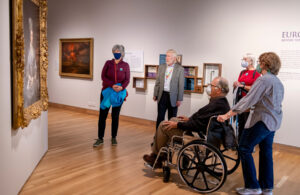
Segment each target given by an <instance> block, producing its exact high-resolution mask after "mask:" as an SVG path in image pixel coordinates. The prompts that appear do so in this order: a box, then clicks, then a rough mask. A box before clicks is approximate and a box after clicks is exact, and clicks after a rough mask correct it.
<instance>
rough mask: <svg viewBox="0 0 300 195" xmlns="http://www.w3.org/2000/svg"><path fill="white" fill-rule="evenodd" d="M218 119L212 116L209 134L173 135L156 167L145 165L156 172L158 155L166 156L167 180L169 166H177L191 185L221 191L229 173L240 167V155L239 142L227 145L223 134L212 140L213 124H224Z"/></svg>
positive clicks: (201, 190)
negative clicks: (231, 145) (229, 146)
mask: <svg viewBox="0 0 300 195" xmlns="http://www.w3.org/2000/svg"><path fill="white" fill-rule="evenodd" d="M216 118H217V117H216V116H212V117H210V119H209V123H208V125H207V129H206V135H204V134H200V136H198V137H195V135H194V136H190V135H187V133H188V132H184V133H183V136H176V135H175V136H173V137H172V139H171V141H170V144H168V146H166V147H162V148H161V149H160V151H159V153H158V155H157V158H156V160H155V162H154V164H153V166H150V165H148V164H146V163H145V165H146V166H148V167H150V168H151V169H152V170H153V171H154V169H156V168H155V167H156V164H157V162H158V160H159V158H162V157H163V159H164V160H163V161H162V169H163V175H164V178H163V181H164V182H168V181H169V179H170V168H175V169H177V171H178V173H179V175H180V178H181V179H182V180H183V182H184V183H185V184H186V185H187V186H188V187H189V188H191V189H193V190H195V191H197V192H201V193H211V192H214V191H216V190H218V189H219V188H221V187H222V186H223V184H224V182H225V181H226V177H227V175H229V174H231V173H233V172H234V171H235V170H236V169H237V168H238V166H239V163H240V157H239V154H238V151H237V144H235V146H234V147H231V148H228V147H226V146H224V142H223V143H222V138H223V137H224V134H223V133H219V134H218V136H217V138H216V136H215V137H214V139H211V138H212V137H213V136H212V134H211V133H210V132H213V130H214V129H213V128H214V127H215V126H214V125H212V124H219V125H220V124H221V123H220V122H218V121H217V120H216ZM233 134H234V132H233ZM215 135H216V134H215ZM234 139H235V138H234ZM211 140H214V141H211ZM234 141H236V140H234Z"/></svg>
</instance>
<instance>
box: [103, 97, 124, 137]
mask: <svg viewBox="0 0 300 195" xmlns="http://www.w3.org/2000/svg"><path fill="white" fill-rule="evenodd" d="M102 99H103V95H102V92H101V100H100V103H101V101H102ZM121 107H122V105H121V106H119V107H114V108H112V112H111V119H112V121H111V137H113V138H115V137H117V134H118V127H119V116H120V111H121ZM108 111H109V108H107V109H104V110H102V109H101V108H100V114H99V121H98V138H99V139H103V137H104V132H105V126H106V118H107V115H108Z"/></svg>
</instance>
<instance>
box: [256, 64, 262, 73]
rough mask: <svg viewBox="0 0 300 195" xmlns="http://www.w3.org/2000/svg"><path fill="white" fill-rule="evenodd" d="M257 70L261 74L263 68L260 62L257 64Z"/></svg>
mask: <svg viewBox="0 0 300 195" xmlns="http://www.w3.org/2000/svg"><path fill="white" fill-rule="evenodd" d="M256 71H257V72H258V73H259V74H261V72H262V69H261V67H260V64H257V66H256Z"/></svg>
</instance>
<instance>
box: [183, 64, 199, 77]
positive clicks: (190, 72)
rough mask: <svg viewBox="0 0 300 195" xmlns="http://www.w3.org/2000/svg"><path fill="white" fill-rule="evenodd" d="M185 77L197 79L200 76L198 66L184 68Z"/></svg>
mask: <svg viewBox="0 0 300 195" xmlns="http://www.w3.org/2000/svg"><path fill="white" fill-rule="evenodd" d="M183 68H184V76H185V77H196V76H197V75H198V67H197V66H183Z"/></svg>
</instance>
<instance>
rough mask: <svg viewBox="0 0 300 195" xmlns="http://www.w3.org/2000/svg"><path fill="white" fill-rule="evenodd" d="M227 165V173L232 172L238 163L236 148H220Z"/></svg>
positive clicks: (238, 157) (238, 156)
mask: <svg viewBox="0 0 300 195" xmlns="http://www.w3.org/2000/svg"><path fill="white" fill-rule="evenodd" d="M220 152H221V153H222V156H223V157H224V159H225V161H226V165H227V174H228V175H229V174H231V173H233V172H234V171H235V170H236V169H237V168H238V167H239V165H240V155H239V152H238V150H237V149H224V148H222V149H221V150H220Z"/></svg>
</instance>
